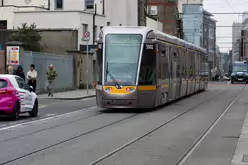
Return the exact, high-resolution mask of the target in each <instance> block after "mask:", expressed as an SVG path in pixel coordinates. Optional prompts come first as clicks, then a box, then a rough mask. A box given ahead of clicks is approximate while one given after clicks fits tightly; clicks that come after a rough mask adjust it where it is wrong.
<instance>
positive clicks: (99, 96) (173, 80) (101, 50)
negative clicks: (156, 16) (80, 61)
mask: <svg viewBox="0 0 248 165" xmlns="http://www.w3.org/2000/svg"><path fill="white" fill-rule="evenodd" d="M206 57H207V53H206V51H205V49H202V48H200V47H198V46H196V45H193V44H191V43H188V42H185V41H184V40H182V39H179V38H176V37H174V36H170V35H168V34H165V33H162V32H159V31H156V30H154V29H151V28H148V27H141V26H137V27H128V26H126V27H125V26H119V27H113V26H112V27H111V26H107V27H104V28H103V29H102V30H101V32H100V34H99V38H98V39H97V49H96V71H97V74H96V76H97V77H96V102H97V106H98V107H101V108H154V107H157V106H160V105H163V104H166V103H168V102H171V101H173V100H176V99H178V98H181V97H184V96H187V95H190V94H193V93H196V92H198V91H204V90H205V89H206V88H207V86H208V64H207V58H206Z"/></svg>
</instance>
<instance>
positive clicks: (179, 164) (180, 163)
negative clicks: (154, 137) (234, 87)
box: [88, 85, 247, 165]
mask: <svg viewBox="0 0 248 165" xmlns="http://www.w3.org/2000/svg"><path fill="white" fill-rule="evenodd" d="M246 86H247V85H246ZM246 86H244V87H243V88H242V89H241V90H240V91H239V92H238V94H237V95H236V97H235V98H234V99H232V100H231V101H230V103H229V104H228V105H227V107H226V108H225V110H224V111H223V112H222V113H221V114H220V115H219V116H218V117H217V119H216V120H215V121H214V122H213V123H212V124H211V125H210V127H208V128H207V130H206V131H204V132H203V133H202V134H201V135H200V137H199V138H198V139H197V140H196V141H195V142H194V143H193V144H192V146H191V147H190V148H189V149H188V150H187V151H186V152H185V154H183V156H182V157H180V159H179V160H178V161H177V163H176V165H183V164H184V163H185V162H186V161H187V159H188V158H189V157H190V155H191V154H192V153H193V151H194V150H195V149H196V148H197V146H198V145H199V144H200V143H201V142H202V141H203V140H204V139H205V137H206V136H207V135H208V134H209V133H210V131H211V130H212V129H213V128H214V127H215V125H216V124H217V123H218V121H219V120H220V119H221V118H222V117H223V116H224V115H225V113H226V112H227V111H228V110H229V108H230V107H231V106H232V105H233V104H234V103H235V101H236V100H237V99H238V97H239V96H240V94H241V92H242V91H243V90H244V89H245V88H246ZM223 91H224V90H221V91H220V92H218V93H216V94H214V95H212V96H210V97H208V98H207V99H206V100H203V101H202V102H200V103H198V104H197V105H196V106H194V107H192V108H190V109H188V110H187V111H185V112H183V113H181V114H179V115H178V116H176V117H174V118H172V119H171V120H169V121H167V122H164V123H162V124H160V125H159V126H157V127H155V128H153V129H152V130H150V131H147V132H146V133H144V134H143V135H141V136H139V137H137V138H135V139H133V140H131V141H129V142H127V143H126V144H124V145H122V146H121V147H119V148H116V149H115V150H113V151H111V152H109V153H108V154H106V155H104V156H102V157H100V158H99V159H97V160H95V161H93V162H91V163H89V164H88V165H96V164H98V163H100V162H102V161H104V160H105V159H107V158H109V157H111V156H112V155H114V154H116V153H118V152H120V151H122V150H123V149H125V148H127V147H129V146H131V145H132V144H134V143H136V142H138V141H139V140H141V139H143V138H145V137H147V136H148V135H150V134H152V133H153V132H155V131H157V130H159V129H160V128H162V127H164V126H166V125H168V124H170V123H171V122H173V121H175V120H177V119H178V118H180V117H182V116H183V115H185V114H187V113H188V112H190V111H192V110H194V109H195V108H197V107H198V106H200V105H201V104H203V103H205V102H206V101H207V100H210V99H212V98H213V97H215V96H217V95H218V94H220V93H222V92H223Z"/></svg>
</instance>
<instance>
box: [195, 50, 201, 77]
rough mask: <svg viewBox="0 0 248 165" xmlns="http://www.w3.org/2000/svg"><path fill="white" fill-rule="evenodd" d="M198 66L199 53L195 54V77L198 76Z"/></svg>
mask: <svg viewBox="0 0 248 165" xmlns="http://www.w3.org/2000/svg"><path fill="white" fill-rule="evenodd" d="M199 66H200V62H199V53H198V52H197V53H196V76H197V77H198V76H199Z"/></svg>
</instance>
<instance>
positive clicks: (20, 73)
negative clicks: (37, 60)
mask: <svg viewBox="0 0 248 165" xmlns="http://www.w3.org/2000/svg"><path fill="white" fill-rule="evenodd" d="M15 75H17V76H19V77H21V78H22V79H23V80H24V81H25V79H26V78H25V74H24V72H23V68H22V66H18V68H17V69H16V72H15Z"/></svg>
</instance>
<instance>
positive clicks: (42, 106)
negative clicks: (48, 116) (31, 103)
mask: <svg viewBox="0 0 248 165" xmlns="http://www.w3.org/2000/svg"><path fill="white" fill-rule="evenodd" d="M46 107H48V105H44V104H40V105H39V109H42V108H46Z"/></svg>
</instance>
